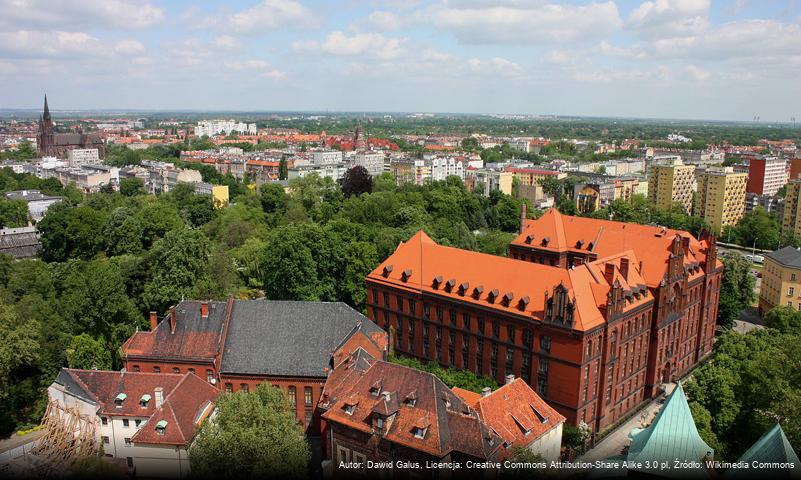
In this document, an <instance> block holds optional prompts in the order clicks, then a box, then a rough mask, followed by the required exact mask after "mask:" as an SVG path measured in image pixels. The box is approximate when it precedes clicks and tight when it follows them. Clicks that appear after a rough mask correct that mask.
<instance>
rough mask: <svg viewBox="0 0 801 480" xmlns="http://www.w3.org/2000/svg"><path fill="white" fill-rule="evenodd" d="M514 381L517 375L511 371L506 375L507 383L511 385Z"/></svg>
mask: <svg viewBox="0 0 801 480" xmlns="http://www.w3.org/2000/svg"><path fill="white" fill-rule="evenodd" d="M514 381H515V376H514V375H513V374H511V373H510V374H509V375H507V376H506V385H509V384H510V383H512V382H514Z"/></svg>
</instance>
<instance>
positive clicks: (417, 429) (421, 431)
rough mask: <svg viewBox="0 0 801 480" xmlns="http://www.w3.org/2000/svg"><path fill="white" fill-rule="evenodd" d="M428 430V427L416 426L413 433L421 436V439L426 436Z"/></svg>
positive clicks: (415, 435) (415, 436) (418, 436)
mask: <svg viewBox="0 0 801 480" xmlns="http://www.w3.org/2000/svg"><path fill="white" fill-rule="evenodd" d="M427 432H428V428H420V427H414V428H413V429H412V435H414V438H419V439H421V440H422V439H424V438H426V433H427Z"/></svg>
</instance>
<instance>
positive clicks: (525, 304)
mask: <svg viewBox="0 0 801 480" xmlns="http://www.w3.org/2000/svg"><path fill="white" fill-rule="evenodd" d="M530 301H531V299H530V298H529V297H528V295H526V296H524V297H522V298H521V299H520V300H518V301H517V308H519V309H520V310H522V311H526V307H528V304H529V302H530Z"/></svg>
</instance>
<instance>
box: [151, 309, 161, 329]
mask: <svg viewBox="0 0 801 480" xmlns="http://www.w3.org/2000/svg"><path fill="white" fill-rule="evenodd" d="M158 326H159V317H158V315H156V312H150V331H151V332H152V331H153V330H155V329H156V327H158Z"/></svg>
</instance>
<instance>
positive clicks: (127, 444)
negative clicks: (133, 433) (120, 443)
mask: <svg viewBox="0 0 801 480" xmlns="http://www.w3.org/2000/svg"><path fill="white" fill-rule="evenodd" d="M125 446H126V447H130V446H131V439H130V438H127V437H126V438H125Z"/></svg>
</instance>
